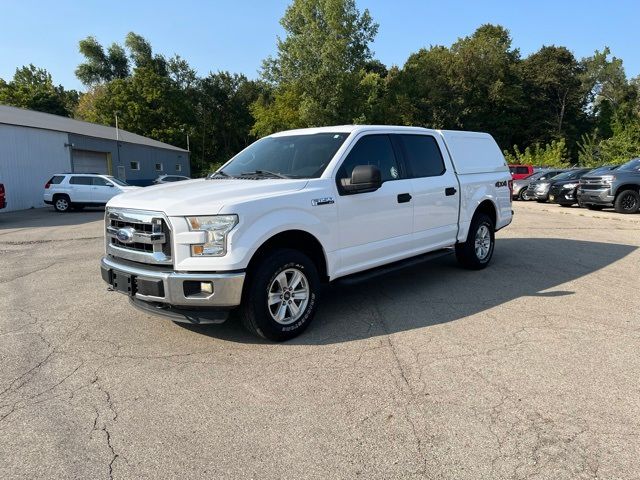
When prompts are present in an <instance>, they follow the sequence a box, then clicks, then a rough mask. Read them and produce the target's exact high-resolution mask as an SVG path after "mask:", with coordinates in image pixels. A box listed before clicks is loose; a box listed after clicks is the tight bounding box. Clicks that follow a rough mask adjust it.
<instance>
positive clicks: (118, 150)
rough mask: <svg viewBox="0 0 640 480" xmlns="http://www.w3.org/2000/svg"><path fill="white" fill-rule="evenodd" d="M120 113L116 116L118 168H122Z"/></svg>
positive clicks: (116, 113)
mask: <svg viewBox="0 0 640 480" xmlns="http://www.w3.org/2000/svg"><path fill="white" fill-rule="evenodd" d="M118 113H119V112H117V111H116V112H115V116H116V155H117V156H118V166H119V167H120V166H122V162H121V161H120V130H119V129H118ZM120 180H124V178H121V179H120Z"/></svg>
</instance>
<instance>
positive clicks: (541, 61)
mask: <svg viewBox="0 0 640 480" xmlns="http://www.w3.org/2000/svg"><path fill="white" fill-rule="evenodd" d="M521 71H522V83H523V90H524V94H525V98H526V99H527V100H528V101H527V111H526V122H524V124H523V126H522V132H523V137H524V138H525V139H528V141H529V142H530V143H532V144H533V143H547V142H549V141H551V140H552V139H559V138H565V139H567V144H568V146H569V148H570V150H572V151H573V149H574V146H575V143H576V141H577V140H578V139H579V138H580V136H581V135H582V134H583V133H584V132H585V131H586V130H587V128H588V123H587V117H586V115H585V109H586V104H587V96H586V93H587V92H586V91H585V89H584V87H583V82H582V75H583V73H584V69H583V67H582V66H581V65H580V63H579V62H578V61H577V60H576V58H575V57H574V55H573V53H571V52H570V51H569V50H568V49H566V48H565V47H556V46H544V47H542V48H541V49H540V50H539V51H537V52H536V53H534V54H532V55H530V56H529V57H527V58H526V59H524V61H523V62H522V68H521Z"/></svg>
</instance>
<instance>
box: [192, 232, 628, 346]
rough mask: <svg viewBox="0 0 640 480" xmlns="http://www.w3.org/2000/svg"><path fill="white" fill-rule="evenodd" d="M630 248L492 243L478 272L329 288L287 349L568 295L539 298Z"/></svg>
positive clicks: (428, 267) (229, 335)
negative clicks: (492, 250)
mask: <svg viewBox="0 0 640 480" xmlns="http://www.w3.org/2000/svg"><path fill="white" fill-rule="evenodd" d="M636 248H637V247H635V246H632V245H619V244H612V243H598V242H588V241H580V240H566V239H550V238H508V239H498V240H497V244H496V253H495V255H494V258H493V261H492V264H491V265H490V266H489V267H488V268H486V269H485V270H481V271H468V270H464V269H462V268H460V267H458V266H457V263H456V260H455V258H454V257H453V256H448V257H442V258H439V259H436V260H434V261H432V262H430V263H425V264H423V265H421V266H416V267H412V268H408V269H406V270H403V271H399V272H397V273H394V274H393V275H388V276H382V277H378V278H377V279H375V280H369V281H366V282H363V283H360V284H358V285H354V286H348V287H347V286H341V285H332V286H330V287H329V288H328V289H327V290H326V291H325V294H324V297H323V299H322V303H321V305H320V308H319V310H318V313H317V315H316V318H315V320H314V321H313V323H312V324H311V325H310V327H309V328H308V329H307V331H306V332H304V333H303V334H302V335H301V336H300V337H298V338H295V339H293V340H290V341H289V342H286V343H287V344H294V345H322V344H332V343H341V342H347V341H351V340H357V339H362V338H369V337H375V336H379V335H385V334H389V333H396V332H403V331H407V330H413V329H418V328H424V327H429V326H431V325H436V324H441V323H445V322H452V321H455V320H458V319H461V318H464V317H467V316H469V315H474V314H477V313H479V312H482V311H484V310H487V309H490V308H493V307H496V306H498V305H501V304H504V303H507V302H510V301H512V300H517V299H519V298H522V297H541V299H540V301H541V302H543V301H544V298H547V297H559V296H568V295H573V294H574V292H572V291H570V290H567V289H566V287H564V288H563V289H560V290H552V291H547V290H549V289H554V288H556V287H559V286H561V285H563V284H564V283H566V282H569V281H572V280H576V279H579V278H581V277H584V276H586V275H589V274H592V273H594V272H597V271H598V270H600V269H602V268H604V267H606V266H607V265H610V264H612V263H614V262H616V261H618V260H620V259H622V258H624V257H626V256H627V255H629V254H630V253H632V252H633V251H634V250H636ZM184 328H186V329H189V330H191V331H192V332H194V333H196V334H201V335H208V336H211V337H216V338H220V339H225V340H228V341H234V342H241V343H267V342H263V341H262V340H260V339H257V338H255V337H253V336H252V335H251V334H249V333H247V332H245V331H244V330H243V329H242V326H241V325H240V322H239V321H237V319H235V318H233V317H232V318H231V319H230V320H229V321H227V322H226V323H225V324H223V325H217V326H190V325H185V326H184Z"/></svg>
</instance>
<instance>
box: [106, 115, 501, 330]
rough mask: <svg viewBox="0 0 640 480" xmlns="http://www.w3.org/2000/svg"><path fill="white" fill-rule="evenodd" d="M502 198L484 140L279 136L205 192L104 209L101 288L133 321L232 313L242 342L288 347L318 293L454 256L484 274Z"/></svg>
mask: <svg viewBox="0 0 640 480" xmlns="http://www.w3.org/2000/svg"><path fill="white" fill-rule="evenodd" d="M511 187H512V181H511V174H510V173H509V168H508V167H507V165H506V163H505V160H504V157H503V156H502V153H501V152H500V149H499V148H498V145H496V143H495V141H494V140H493V138H492V137H491V136H490V135H488V134H485V133H472V132H457V131H439V130H427V129H424V128H412V127H391V126H337V127H326V128H313V129H303V130H293V131H288V132H282V133H277V134H274V135H271V136H268V137H265V138H263V139H261V140H259V141H257V142H255V143H254V144H252V145H250V146H249V147H248V148H246V149H245V150H243V151H242V152H240V153H239V154H238V155H236V156H235V157H233V158H232V159H231V160H230V161H229V162H227V163H226V164H225V165H223V166H222V167H221V168H220V169H219V170H218V171H217V172H215V173H213V174H212V175H210V176H209V177H208V178H207V179H200V180H190V181H185V182H178V183H174V184H167V185H162V186H157V187H154V188H152V189H143V190H138V191H135V192H130V193H126V194H124V195H119V196H118V197H115V198H114V199H113V200H111V201H110V202H109V204H108V205H107V212H106V216H105V220H106V226H105V229H106V255H105V256H104V257H103V259H102V262H101V270H102V277H103V279H104V280H105V281H106V282H107V283H108V284H109V285H110V288H111V289H112V290H115V291H118V292H123V293H125V294H127V295H128V296H129V298H130V300H131V302H132V303H133V305H135V306H137V307H140V308H142V309H144V310H145V311H148V312H153V313H156V314H162V315H166V316H168V317H171V318H172V319H174V320H176V321H182V322H191V323H196V324H200V323H220V322H222V321H224V320H225V319H226V318H227V315H228V313H229V311H230V310H231V309H236V308H238V307H239V313H240V317H241V319H242V321H243V323H244V325H245V326H246V327H247V328H248V329H249V330H250V331H252V332H254V333H256V334H258V335H260V336H262V337H265V338H268V339H271V340H276V341H281V340H286V339H289V338H292V337H294V336H296V335H298V334H299V333H300V332H302V331H303V330H304V329H305V328H306V327H307V326H308V325H309V323H310V322H311V320H312V318H313V316H314V314H315V312H316V309H317V306H318V300H319V295H320V292H321V286H322V284H324V283H327V282H332V281H335V280H341V279H344V278H346V277H349V278H350V279H357V278H358V276H362V275H363V273H364V272H365V271H368V273H367V274H366V275H367V276H370V275H371V274H372V273H374V272H372V271H371V269H374V268H376V269H377V270H376V272H381V271H382V272H383V271H387V270H389V269H391V268H395V267H397V266H398V265H401V264H402V262H401V261H404V262H405V263H406V262H408V261H410V262H411V263H415V262H416V261H417V260H422V259H424V258H427V257H430V256H434V255H440V254H442V253H447V252H453V251H455V253H456V255H457V258H458V260H459V261H460V262H461V263H462V264H463V265H464V266H466V267H468V268H471V269H481V268H484V267H486V266H487V264H488V263H489V261H490V260H491V257H492V255H493V250H494V240H495V238H494V232H495V231H496V230H498V229H500V228H503V227H505V226H507V225H508V224H509V223H510V222H511V219H512V210H511V191H510V189H511ZM408 259H411V260H408ZM397 262H401V263H400V264H398V263H397ZM382 266H386V267H385V268H382V269H381V268H380V267H382ZM345 321H348V318H345Z"/></svg>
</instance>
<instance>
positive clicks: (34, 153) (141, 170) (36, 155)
mask: <svg viewBox="0 0 640 480" xmlns="http://www.w3.org/2000/svg"><path fill="white" fill-rule="evenodd" d="M65 172H76V173H103V174H107V175H114V176H116V177H118V178H120V179H122V180H124V181H126V182H128V183H130V184H132V185H149V184H150V183H151V182H152V181H153V180H154V179H155V178H157V177H158V176H159V175H163V174H179V175H186V176H190V174H191V169H190V165H189V152H188V151H187V150H184V149H182V148H178V147H174V146H172V145H168V144H166V143H162V142H158V141H157V140H152V139H150V138H147V137H143V136H141V135H136V134H134V133H130V132H127V131H125V130H121V129H120V130H118V131H116V129H115V128H112V127H107V126H104V125H96V124H94V123H88V122H81V121H79V120H74V119H71V118H67V117H61V116H58V115H51V114H48V113H42V112H35V111H32V110H24V109H21V108H15V107H9V106H5V105H0V183H3V184H4V186H5V190H6V199H7V208H5V209H3V210H1V211H2V212H4V211H10V210H24V209H27V208H34V207H44V206H45V204H44V202H43V201H42V194H43V191H44V185H45V183H46V182H47V181H48V180H49V179H50V178H51V177H52V176H53V175H54V174H56V173H65Z"/></svg>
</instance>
